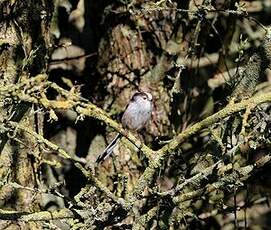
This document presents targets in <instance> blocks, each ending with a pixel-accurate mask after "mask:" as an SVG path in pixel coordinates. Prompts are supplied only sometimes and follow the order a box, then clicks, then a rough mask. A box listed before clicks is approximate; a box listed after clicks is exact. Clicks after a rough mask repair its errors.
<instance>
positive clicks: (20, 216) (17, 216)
mask: <svg viewBox="0 0 271 230" xmlns="http://www.w3.org/2000/svg"><path fill="white" fill-rule="evenodd" d="M74 217H75V214H74V212H72V211H71V210H69V209H66V208H65V209H60V210H57V211H42V212H34V213H28V212H20V211H8V210H3V209H0V219H1V220H17V221H25V222H28V221H45V220H57V219H66V218H74Z"/></svg>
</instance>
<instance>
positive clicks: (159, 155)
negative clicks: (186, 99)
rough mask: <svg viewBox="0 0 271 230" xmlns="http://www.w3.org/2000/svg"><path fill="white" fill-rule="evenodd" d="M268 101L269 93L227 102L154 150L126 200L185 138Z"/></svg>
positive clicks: (141, 188) (150, 178)
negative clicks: (218, 109) (227, 103)
mask: <svg viewBox="0 0 271 230" xmlns="http://www.w3.org/2000/svg"><path fill="white" fill-rule="evenodd" d="M270 101H271V93H266V94H261V95H259V96H254V97H252V98H250V99H247V100H243V101H241V102H239V103H235V104H229V105H227V106H226V107H225V108H224V109H222V110H220V111H218V112H217V113H215V114H213V115H211V116H209V117H207V118H205V119H204V120H202V121H200V122H198V123H196V124H194V125H193V126H191V127H190V128H188V129H186V130H184V131H183V132H182V133H180V134H179V135H178V136H176V137H175V138H174V139H172V141H170V142H169V143H168V144H167V145H165V146H164V147H162V148H161V149H159V150H157V151H155V156H156V157H155V159H154V160H152V161H151V162H150V164H149V167H148V168H146V170H145V171H144V173H143V175H142V176H141V177H140V178H139V180H138V182H137V184H136V186H135V188H134V190H133V191H132V193H130V194H129V195H128V199H127V201H128V202H129V203H130V205H133V203H134V202H135V201H136V200H137V199H138V198H139V197H140V195H141V193H142V191H144V189H145V188H146V187H147V186H149V185H150V183H151V182H152V181H153V179H154V175H155V173H156V171H157V169H158V168H160V166H161V164H162V161H163V160H165V158H166V157H168V155H169V154H174V151H175V150H176V149H177V148H178V147H179V146H180V144H182V143H183V142H184V141H185V140H186V139H188V138H189V137H191V136H193V135H195V134H196V133H197V132H199V131H200V130H202V129H204V128H207V127H209V126H211V125H213V124H215V123H217V122H219V121H221V120H222V119H224V118H226V117H228V116H230V115H232V114H234V113H236V112H239V111H242V110H244V109H246V107H250V108H254V107H256V106H257V105H259V104H262V103H264V102H270Z"/></svg>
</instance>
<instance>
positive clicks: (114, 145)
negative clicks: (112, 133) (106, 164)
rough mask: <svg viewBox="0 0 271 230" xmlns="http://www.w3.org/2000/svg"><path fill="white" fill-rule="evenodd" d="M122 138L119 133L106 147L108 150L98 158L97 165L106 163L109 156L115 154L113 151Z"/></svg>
mask: <svg viewBox="0 0 271 230" xmlns="http://www.w3.org/2000/svg"><path fill="white" fill-rule="evenodd" d="M121 137H122V135H121V134H120V133H119V134H118V135H117V136H116V137H115V138H114V139H113V140H112V141H111V143H110V144H109V145H108V146H107V147H106V149H105V150H104V151H103V152H102V153H101V154H100V155H99V156H98V158H97V160H96V163H98V164H99V163H101V162H102V161H104V160H105V159H106V158H107V157H108V156H110V155H111V153H112V152H113V149H114V148H115V147H116V145H117V143H118V141H119V139H120V138H121Z"/></svg>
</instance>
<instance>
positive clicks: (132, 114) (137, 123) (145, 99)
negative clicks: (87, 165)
mask: <svg viewBox="0 0 271 230" xmlns="http://www.w3.org/2000/svg"><path fill="white" fill-rule="evenodd" d="M152 100H153V97H152V95H151V94H150V93H148V92H143V91H140V92H136V93H134V95H133V96H132V98H131V99H130V102H129V103H128V105H127V106H126V109H125V111H124V113H123V115H122V118H121V123H122V126H123V128H124V129H128V130H130V131H139V130H141V129H143V128H144V127H145V126H146V124H147V123H148V121H149V120H150V119H151V116H152V109H153V102H152ZM122 136H123V135H122V134H120V133H119V134H117V136H116V137H115V138H114V139H113V140H112V141H111V143H110V144H109V145H108V146H107V147H106V148H105V150H104V151H103V152H102V153H101V154H100V155H99V156H98V158H97V160H96V163H97V164H99V163H101V162H103V161H104V160H105V159H106V158H107V157H108V156H110V155H111V154H112V152H113V150H114V148H115V147H116V145H117V143H118V141H119V140H120V138H121V137H122Z"/></svg>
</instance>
